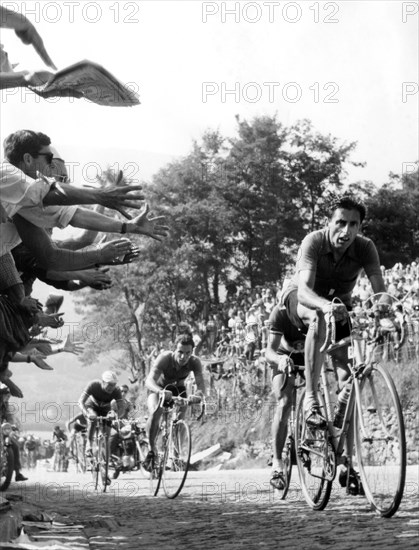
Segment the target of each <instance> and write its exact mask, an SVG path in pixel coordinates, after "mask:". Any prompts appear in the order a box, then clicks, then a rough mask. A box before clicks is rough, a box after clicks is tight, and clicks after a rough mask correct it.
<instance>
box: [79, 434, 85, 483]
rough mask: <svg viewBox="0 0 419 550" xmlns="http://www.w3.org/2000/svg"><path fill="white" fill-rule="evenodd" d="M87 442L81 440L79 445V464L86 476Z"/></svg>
mask: <svg viewBox="0 0 419 550" xmlns="http://www.w3.org/2000/svg"><path fill="white" fill-rule="evenodd" d="M85 453H86V440H85V438H83V437H82V438H81V440H79V441H78V443H77V457H78V458H77V464H78V466H79V468H80V471H81V472H82V473H83V474H84V473H85V471H86V454H85Z"/></svg>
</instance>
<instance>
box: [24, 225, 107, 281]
mask: <svg viewBox="0 0 419 550" xmlns="http://www.w3.org/2000/svg"><path fill="white" fill-rule="evenodd" d="M13 221H14V223H15V225H16V228H17V230H18V232H19V235H20V237H21V239H22V241H23V242H24V244H25V245H26V246H27V248H28V249H29V250H30V251H31V252H32V254H33V255H34V256H35V257H36V258H37V260H38V261H39V263H40V265H41V266H43V267H45V268H47V269H51V270H56V271H62V270H64V271H67V270H69V271H73V270H80V269H87V268H89V267H93V266H95V265H96V264H103V263H107V262H108V261H110V258H111V255H109V254H108V252H109V251H110V249H109V251H107V252H106V253H105V249H104V248H103V246H104V245H105V246H106V244H108V245H110V244H112V243H104V245H103V244H102V245H92V246H88V247H85V248H83V249H81V250H76V251H73V250H67V249H61V248H59V247H58V246H57V245H56V244H55V243H54V242H53V241H52V240H51V238H50V236H49V235H48V233H47V232H46V231H45V230H44V229H42V228H41V227H36V226H35V225H33V224H32V223H31V222H28V221H27V220H25V219H24V218H22V217H21V216H19V215H15V216H14V218H13ZM112 256H115V254H112Z"/></svg>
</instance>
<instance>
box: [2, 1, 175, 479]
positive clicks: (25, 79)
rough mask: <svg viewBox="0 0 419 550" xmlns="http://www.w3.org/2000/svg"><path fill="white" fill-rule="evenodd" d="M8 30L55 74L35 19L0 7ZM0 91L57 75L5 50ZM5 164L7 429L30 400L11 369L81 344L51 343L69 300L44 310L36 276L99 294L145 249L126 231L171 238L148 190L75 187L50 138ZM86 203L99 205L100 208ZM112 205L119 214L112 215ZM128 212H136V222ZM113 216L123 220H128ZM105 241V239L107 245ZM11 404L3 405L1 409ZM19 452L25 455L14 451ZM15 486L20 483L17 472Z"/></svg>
mask: <svg viewBox="0 0 419 550" xmlns="http://www.w3.org/2000/svg"><path fill="white" fill-rule="evenodd" d="M0 21H1V23H0V26H1V27H3V28H6V29H11V30H13V31H15V34H16V36H17V37H18V38H19V39H21V40H22V41H23V42H24V43H25V44H29V45H32V46H33V47H34V48H35V50H36V52H37V53H38V54H39V55H40V57H41V59H42V60H43V61H44V62H45V63H46V64H47V65H48V66H49V67H51V68H53V69H55V66H54V64H53V62H52V60H51V58H50V57H49V55H48V53H47V51H46V49H45V47H44V44H43V41H42V38H41V37H40V35H39V34H38V32H37V31H36V29H35V27H34V26H33V25H32V23H30V21H29V20H28V19H27V18H26V17H25V16H23V15H22V14H18V13H16V12H14V11H12V10H10V9H7V8H5V7H3V6H0ZM0 62H1V66H0V88H1V89H4V88H10V87H15V86H29V85H39V84H43V83H45V82H46V81H48V79H49V78H50V77H51V76H52V75H53V73H52V72H50V71H39V72H36V73H32V72H29V71H21V72H15V70H14V65H13V64H11V63H10V62H9V58H8V55H7V53H6V52H5V51H4V49H3V48H1V49H0ZM3 148H4V151H3V162H2V164H1V166H0V401H1V402H0V405H2V406H1V408H0V412H1V413H2V414H1V415H0V416H1V417H0V422H1V423H3V422H4V421H6V420H10V419H8V413H9V412H10V411H9V410H8V397H9V396H10V395H12V396H14V397H17V398H22V397H23V391H22V389H21V388H19V387H18V386H17V385H16V384H15V383H14V382H13V381H12V379H11V378H12V374H13V371H12V368H11V365H12V364H13V363H19V362H20V363H22V362H27V363H32V364H34V365H35V366H37V367H38V368H40V369H43V370H52V367H51V366H50V365H49V364H48V363H47V361H46V359H47V356H49V355H51V354H53V353H60V352H70V353H75V354H77V353H79V352H80V351H81V350H82V349H83V346H82V345H81V343H80V342H73V341H71V339H70V338H67V340H65V341H61V340H54V339H51V338H49V337H48V334H47V333H46V332H45V330H46V329H47V328H48V327H52V328H59V327H60V326H62V325H63V324H64V319H63V318H62V315H63V314H62V313H60V312H59V309H60V307H61V304H62V301H63V298H62V297H60V296H58V297H57V296H54V295H53V296H52V297H51V299H50V300H49V302H48V303H46V304H45V305H43V304H41V303H40V301H39V300H38V299H37V298H36V296H34V295H33V283H34V281H35V280H36V279H37V278H38V279H41V280H42V281H44V282H46V283H47V284H49V285H51V286H53V287H54V288H58V289H61V290H68V291H76V290H79V289H80V288H82V287H84V286H89V287H91V288H92V289H95V290H96V291H100V290H104V289H106V288H109V287H110V286H111V285H112V279H111V277H110V276H109V274H108V273H107V272H108V268H107V267H105V266H109V265H114V266H117V265H123V264H126V263H130V262H132V261H134V260H135V259H136V258H137V257H138V255H139V251H138V248H137V247H136V246H135V245H134V244H133V243H132V242H131V241H130V240H129V239H128V238H127V237H126V235H125V234H129V233H132V234H139V235H146V236H148V237H152V238H154V239H156V240H161V239H162V238H163V237H165V236H166V235H167V229H168V228H167V227H166V226H165V225H163V223H164V219H163V218H162V217H155V218H152V217H150V213H149V206H148V204H147V203H144V195H143V194H142V192H141V186H130V185H127V184H125V183H124V182H123V174H122V172H120V173H119V175H118V177H117V178H115V181H114V182H107V183H105V185H104V186H102V187H97V188H91V187H90V188H87V187H84V188H82V187H76V186H74V185H70V183H71V182H69V178H68V173H67V169H66V165H65V162H64V160H63V157H62V156H61V155H60V154H59V153H58V151H57V149H56V148H55V147H53V146H52V142H51V139H50V138H49V136H47V135H46V134H44V133H42V132H39V131H33V130H26V129H25V130H17V131H15V132H13V133H12V134H10V135H9V136H7V137H6V139H5V140H4V142H3ZM82 205H97V207H98V208H99V211H94V210H92V209H89V208H84V207H83V206H82ZM105 208H108V209H109V210H110V211H111V213H110V214H109V215H105V214H104V213H103V210H104V209H105ZM127 209H130V210H132V211H136V210H137V211H138V210H140V212H139V213H138V212H137V215H136V217H134V218H132V217H131V215H130V214H128V213H127ZM115 211H116V212H119V213H121V214H122V215H123V216H124V218H126V220H125V219H124V218H122V219H120V218H118V217H117V216H116V215H115ZM68 225H73V226H74V227H78V228H81V229H84V230H85V231H84V233H83V234H82V235H81V236H80V237H78V238H73V239H67V240H63V241H56V240H53V239H52V230H53V229H54V228H58V229H63V228H65V227H66V226H68ZM100 232H105V233H107V234H114V233H119V234H122V235H123V237H122V238H116V239H113V240H107V239H100V237H101V236H100V234H99V233H100ZM99 239H100V240H99ZM3 405H4V406H3ZM15 454H17V451H16V453H15ZM16 480H17V481H19V480H21V478H20V477H19V475H18V471H16Z"/></svg>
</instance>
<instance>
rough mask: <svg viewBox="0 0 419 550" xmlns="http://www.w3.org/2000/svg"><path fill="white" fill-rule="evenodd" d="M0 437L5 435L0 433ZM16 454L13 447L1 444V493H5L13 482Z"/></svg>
mask: <svg viewBox="0 0 419 550" xmlns="http://www.w3.org/2000/svg"><path fill="white" fill-rule="evenodd" d="M0 437H3V435H2V434H1V432H0ZM14 461H15V458H14V453H13V449H12V448H11V447H6V446H3V444H1V448H0V491H5V490H6V489H7V488H8V487H9V485H10V482H11V481H12V476H13V467H14Z"/></svg>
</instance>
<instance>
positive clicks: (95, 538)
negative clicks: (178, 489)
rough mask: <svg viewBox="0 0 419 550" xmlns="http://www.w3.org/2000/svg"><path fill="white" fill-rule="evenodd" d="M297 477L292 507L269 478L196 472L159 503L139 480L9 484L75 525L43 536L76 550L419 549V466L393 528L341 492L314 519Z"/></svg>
mask: <svg viewBox="0 0 419 550" xmlns="http://www.w3.org/2000/svg"><path fill="white" fill-rule="evenodd" d="M296 474H297V472H294V477H293V480H292V488H291V489H290V492H289V494H288V498H287V500H286V501H281V500H279V499H278V497H277V494H276V492H274V491H273V490H272V489H271V488H270V486H269V483H268V479H269V470H267V469H265V470H256V469H255V470H234V471H218V472H217V471H206V472H191V473H190V474H189V476H188V480H187V482H186V486H185V487H184V489H183V491H182V493H181V495H180V496H179V497H178V498H176V499H174V500H169V499H167V498H165V497H164V494H163V493H162V495H161V496H160V495H159V496H158V497H151V496H149V486H148V482H147V481H146V480H144V479H143V478H142V477H141V475H140V474H137V473H135V474H123V475H121V476H120V479H118V480H116V481H114V482H113V483H112V486H111V488H110V489H111V490H110V492H109V494H103V493H95V492H94V491H93V488H92V484H91V479H90V476H89V475H88V474H84V475H82V474H76V473H74V472H71V471H70V472H69V473H67V474H64V473H62V474H58V473H54V472H42V471H35V472H30V478H31V479H30V482H26V483H24V484H21V483H20V484H17V483H13V484H12V486H11V488H10V490H9V493H12V494H15V495H21V496H23V498H24V500H28V501H29V502H31V503H34V504H36V506H37V507H39V508H41V509H42V510H44V511H45V512H47V513H49V514H52V515H55V514H59V516H57V519H58V520H59V521H63V523H66V524H68V523H70V521H71V522H73V523H74V524H75V525H74V526H73V527H69V526H68V525H66V526H64V527H63V528H60V527H59V526H57V527H56V528H55V530H53V531H52V532H51V533H50V534H49V533H48V532H47V531H40V532H39V533H41V535H38V539H39V536H42V537H45V539H46V540H48V538H50V537H51V536H52V538H54V539H56V538H57V537H58V538H61V540H66V541H69V540H72V541H73V542H72V544H71V548H73V549H76V548H90V549H100V550H102V549H104V550H105V549H109V550H113V549H117V548H118V549H133V550H134V549H142V548H144V549H147V550H149V549H156V550H159V549H162V548H171V549H172V548H173V549H182V550H185V549H186V550H190V549H200V550H201V549H207V548H208V549H213V548H216V549H223V550H224V549H227V550H228V549H232V550H233V549H239V548H247V549H248V550H253V549H256V548H261V549H270V548H275V549H278V548H286V549H297V548H298V549H307V550H308V549H310V550H317V549H323V548H333V549H335V550H346V549H348V550H353V549H354V548H356V549H362V548H368V549H374V548H377V549H380V550H382V549H395V548H400V549H410V548H417V547H418V544H419V515H418V468H417V466H414V467H409V468H408V476H407V482H406V490H405V496H404V499H403V501H402V505H401V508H400V510H399V512H398V513H397V515H396V516H395V517H393V518H391V519H381V518H380V517H378V516H377V515H376V514H374V513H373V512H371V511H370V508H369V506H368V503H367V501H366V499H365V498H364V497H349V496H346V495H345V493H344V490H343V489H341V488H340V487H338V486H337V485H336V486H334V489H333V492H332V496H331V499H330V502H329V504H328V506H327V508H326V510H325V511H323V512H313V511H311V510H310V509H309V508H308V506H307V504H306V503H305V501H304V499H303V496H302V494H301V492H300V490H299V486H298V479H297V475H296ZM29 532H30V533H33V532H34V529H31V528H29ZM42 533H43V534H42ZM69 537H72V538H71V539H69ZM39 540H42V538H41V539H39ZM0 546H1V545H0Z"/></svg>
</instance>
